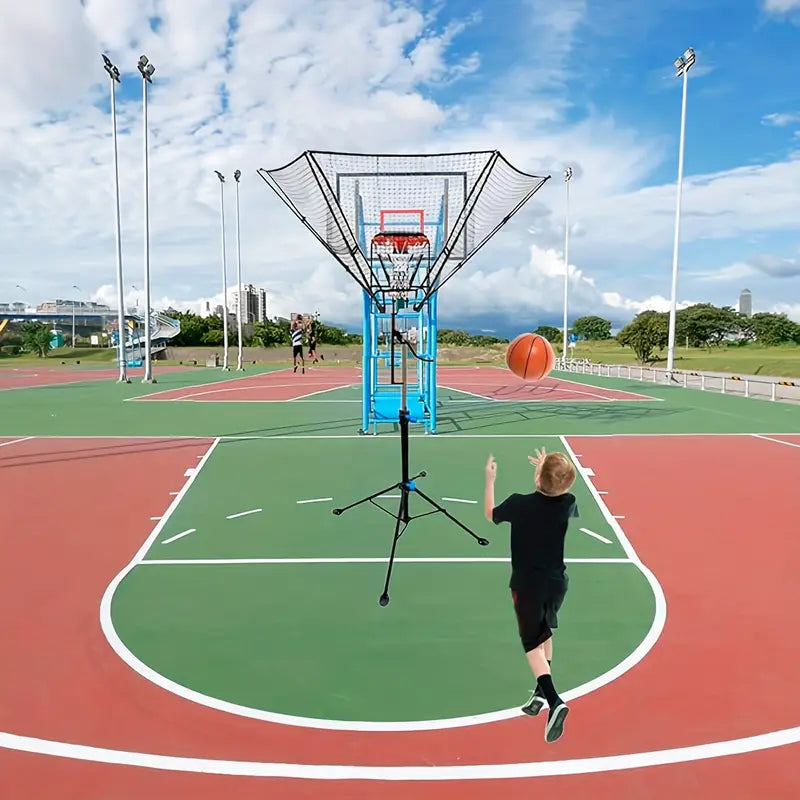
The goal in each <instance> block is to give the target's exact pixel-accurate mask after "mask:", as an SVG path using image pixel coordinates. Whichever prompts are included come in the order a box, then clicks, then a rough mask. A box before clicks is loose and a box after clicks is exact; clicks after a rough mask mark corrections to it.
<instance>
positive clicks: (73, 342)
mask: <svg viewBox="0 0 800 800" xmlns="http://www.w3.org/2000/svg"><path fill="white" fill-rule="evenodd" d="M72 288H73V289H77V290H78V291H79V292H80V291H81V287H80V286H76V285H75V284H74V283H73V284H72ZM72 347H73V349H74V348H75V298H74V297H73V298H72Z"/></svg>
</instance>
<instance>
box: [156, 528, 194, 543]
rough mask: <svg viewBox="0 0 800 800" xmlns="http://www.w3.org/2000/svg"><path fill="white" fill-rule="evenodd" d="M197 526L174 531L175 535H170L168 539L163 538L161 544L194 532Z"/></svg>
mask: <svg viewBox="0 0 800 800" xmlns="http://www.w3.org/2000/svg"><path fill="white" fill-rule="evenodd" d="M196 531H197V528H189V530H187V531H183V532H182V533H176V534H175V536H170V537H169V539H164V541H163V542H161V544H169V543H170V542H174V541H175V540H176V539H182V538H183V537H184V536H188V535H189V534H190V533H196Z"/></svg>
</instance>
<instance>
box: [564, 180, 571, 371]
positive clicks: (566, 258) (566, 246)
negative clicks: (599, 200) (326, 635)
mask: <svg viewBox="0 0 800 800" xmlns="http://www.w3.org/2000/svg"><path fill="white" fill-rule="evenodd" d="M571 179H572V167H567V168H566V169H565V170H564V186H565V188H566V190H567V208H566V213H565V215H564V333H563V336H564V354H563V356H562V358H563V361H564V363H563V365H562V366H563V368H564V369H566V368H567V305H568V300H569V182H570V180H571Z"/></svg>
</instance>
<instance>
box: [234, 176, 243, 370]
mask: <svg viewBox="0 0 800 800" xmlns="http://www.w3.org/2000/svg"><path fill="white" fill-rule="evenodd" d="M241 176H242V173H241V171H240V170H238V169H237V170H236V172H234V173H233V177H234V180H235V181H236V283H237V286H238V287H239V290H238V291H237V293H236V298H237V303H236V305H237V306H238V307H237V309H236V316H237V323H238V351H237V356H236V369H237V371H239V372H243V371H244V367H243V366H242V248H241V238H240V234H239V178H240V177H241Z"/></svg>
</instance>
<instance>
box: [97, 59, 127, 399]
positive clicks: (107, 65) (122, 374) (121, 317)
mask: <svg viewBox="0 0 800 800" xmlns="http://www.w3.org/2000/svg"><path fill="white" fill-rule="evenodd" d="M103 69H105V71H106V72H107V73H108V76H109V82H110V84H111V131H112V134H113V139H114V194H115V214H116V229H115V230H116V237H117V305H118V308H117V324H118V325H119V381H118V382H119V383H130V380H128V368H127V367H128V365H127V363H126V361H125V300H124V298H123V286H122V233H121V230H120V228H121V224H120V219H119V157H118V155H117V103H116V84H117V83H119V82H120V78H119V70H118V69H117V67H116V66H114V64H112V63H111V61H110V60H109V59H108V56H106V55H105V54H104V55H103Z"/></svg>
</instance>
